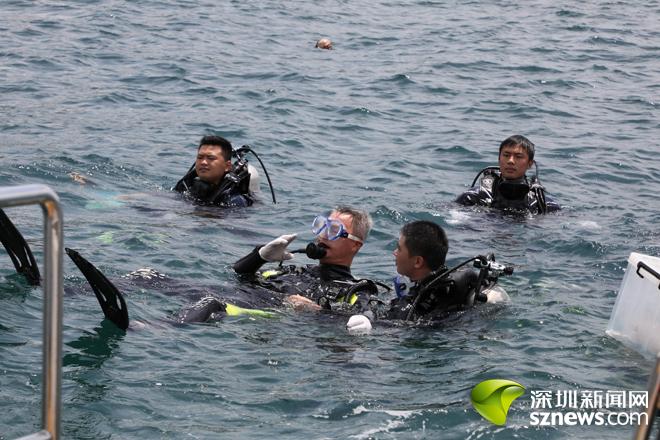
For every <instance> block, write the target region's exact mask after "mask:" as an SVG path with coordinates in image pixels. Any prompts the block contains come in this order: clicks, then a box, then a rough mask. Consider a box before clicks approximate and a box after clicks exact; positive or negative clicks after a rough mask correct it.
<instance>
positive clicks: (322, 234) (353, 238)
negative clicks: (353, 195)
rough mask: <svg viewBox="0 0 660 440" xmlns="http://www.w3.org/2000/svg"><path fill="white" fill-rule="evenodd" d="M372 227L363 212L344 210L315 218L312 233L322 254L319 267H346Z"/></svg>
mask: <svg viewBox="0 0 660 440" xmlns="http://www.w3.org/2000/svg"><path fill="white" fill-rule="evenodd" d="M372 225H373V221H372V220H371V216H370V215H369V214H368V213H367V212H365V211H362V210H360V209H355V208H349V207H347V206H340V207H337V208H335V209H334V210H333V211H332V212H331V213H330V214H329V215H328V216H327V217H326V216H318V217H316V219H315V220H314V225H313V226H312V232H314V233H315V234H317V239H316V241H317V243H318V246H319V247H321V248H323V249H324V250H325V251H326V254H325V256H324V257H323V258H321V259H320V261H321V263H324V264H340V265H343V266H350V265H351V263H352V262H353V258H354V257H355V254H357V253H358V251H359V250H360V248H361V247H362V244H363V243H364V241H365V240H366V239H367V235H368V234H369V231H370V230H371V227H372Z"/></svg>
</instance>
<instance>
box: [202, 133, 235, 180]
mask: <svg viewBox="0 0 660 440" xmlns="http://www.w3.org/2000/svg"><path fill="white" fill-rule="evenodd" d="M231 154H232V147H231V143H230V142H229V141H228V140H227V139H225V138H223V137H220V136H204V137H203V138H202V140H201V141H200V142H199V148H198V149H197V159H196V160H195V171H196V172H197V176H198V177H199V178H200V179H201V180H203V181H204V182H207V183H211V184H215V185H217V184H219V183H220V182H221V181H222V178H223V177H225V174H227V172H229V171H231Z"/></svg>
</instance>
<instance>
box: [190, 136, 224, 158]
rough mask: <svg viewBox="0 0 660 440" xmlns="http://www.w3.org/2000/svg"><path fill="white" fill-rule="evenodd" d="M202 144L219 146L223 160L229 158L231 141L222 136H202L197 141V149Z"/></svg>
mask: <svg viewBox="0 0 660 440" xmlns="http://www.w3.org/2000/svg"><path fill="white" fill-rule="evenodd" d="M202 145H213V146H214V147H220V150H222V157H224V158H225V160H231V154H232V151H233V148H232V146H231V142H229V141H228V140H227V139H225V138H223V137H222V136H204V137H203V138H202V140H201V141H199V147H197V151H199V149H200V148H202Z"/></svg>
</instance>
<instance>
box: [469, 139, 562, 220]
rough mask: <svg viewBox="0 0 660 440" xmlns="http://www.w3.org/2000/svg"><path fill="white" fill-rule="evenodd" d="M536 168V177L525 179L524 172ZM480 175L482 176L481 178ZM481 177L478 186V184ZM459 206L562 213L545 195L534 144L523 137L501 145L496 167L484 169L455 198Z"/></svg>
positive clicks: (505, 141)
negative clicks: (535, 159) (464, 190)
mask: <svg viewBox="0 0 660 440" xmlns="http://www.w3.org/2000/svg"><path fill="white" fill-rule="evenodd" d="M532 165H535V166H536V174H535V175H534V176H532V177H531V178H527V176H526V175H525V172H526V171H527V170H528V169H530V168H531V167H532ZM482 175H483V176H482ZM479 176H482V177H481V180H480V181H479V185H476V186H475V184H476V183H477V180H478V179H479ZM456 202H458V203H460V204H461V205H466V206H473V205H480V206H488V207H492V208H498V209H505V210H512V211H528V212H531V213H532V214H545V213H547V212H553V211H558V210H560V209H561V207H560V206H559V204H558V203H557V202H555V201H554V200H552V198H550V197H549V196H547V195H546V193H545V188H544V187H543V185H541V182H540V181H539V178H538V165H536V162H535V161H534V144H533V143H532V142H531V141H530V140H529V139H527V138H526V137H524V136H520V135H514V136H510V137H508V138H507V139H505V140H504V141H502V143H501V144H500V152H499V166H493V167H486V168H484V169H483V170H481V171H480V172H479V173H478V174H477V176H476V177H475V178H474V181H473V182H472V185H471V188H470V189H469V190H468V191H466V192H464V193H463V194H461V195H460V196H458V198H457V199H456Z"/></svg>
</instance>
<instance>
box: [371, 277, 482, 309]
mask: <svg viewBox="0 0 660 440" xmlns="http://www.w3.org/2000/svg"><path fill="white" fill-rule="evenodd" d="M443 270H446V269H445V268H441V269H440V271H443ZM436 276H437V274H432V275H429V276H428V277H427V278H425V279H423V280H421V281H418V282H415V283H414V284H413V285H412V287H410V288H409V289H408V290H407V292H406V293H405V294H403V295H400V296H397V298H395V299H393V300H392V301H391V302H390V304H389V307H388V308H386V309H385V310H382V311H381V312H379V313H378V314H377V315H378V318H379V319H398V320H410V321H419V320H424V321H435V320H438V319H441V318H443V317H445V316H447V314H448V313H450V312H453V311H456V310H462V309H465V308H467V307H470V306H471V305H472V304H473V302H474V295H475V293H476V287H477V284H478V273H477V272H475V271H473V270H459V271H456V272H453V273H451V274H449V275H447V276H446V277H444V278H442V279H440V280H438V281H434V280H435V279H436ZM420 295H421V296H420ZM411 310H412V312H411Z"/></svg>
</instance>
